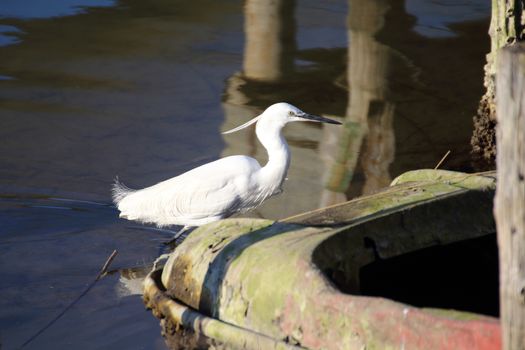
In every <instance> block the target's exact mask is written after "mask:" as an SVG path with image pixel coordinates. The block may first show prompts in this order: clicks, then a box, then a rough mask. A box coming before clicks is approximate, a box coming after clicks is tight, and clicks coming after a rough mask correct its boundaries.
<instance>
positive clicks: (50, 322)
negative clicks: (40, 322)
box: [19, 250, 117, 349]
mask: <svg viewBox="0 0 525 350" xmlns="http://www.w3.org/2000/svg"><path fill="white" fill-rule="evenodd" d="M115 256H117V251H116V250H114V251H113V253H111V255H110V256H109V257H108V258H107V260H106V262H105V263H104V265H103V266H102V269H100V272H99V273H98V275H97V277H95V279H94V280H93V282H91V283H90V284H89V285H88V286H87V288H86V289H85V290H84V291H83V292H82V293H81V294H80V295H79V296H78V297H77V298H76V299H75V300H73V301H72V302H71V303H70V304H69V305H68V306H66V307H65V308H64V310H62V311H61V312H60V313H59V314H58V315H56V316H55V318H53V319H52V320H51V321H49V323H48V324H46V325H45V326H44V327H42V328H41V329H40V330H39V331H38V332H36V333H35V334H33V336H31V338H29V339H28V340H26V342H25V343H24V344H22V345H21V346H20V348H19V349H22V348H24V347H26V346H27V345H28V344H29V343H31V342H32V341H33V340H35V339H36V338H37V337H38V336H39V335H40V334H42V333H44V332H45V331H46V330H47V329H48V328H49V327H51V326H52V325H53V324H54V323H55V322H56V321H58V320H59V319H60V318H61V317H62V316H64V314H65V313H66V312H67V311H68V310H69V309H71V308H72V307H73V306H74V305H75V304H76V303H78V301H79V300H80V299H82V297H83V296H84V295H86V294H87V293H88V292H89V291H90V290H91V288H93V286H94V285H95V284H96V283H97V282H98V281H99V280H100V279H101V278H102V277H104V276H105V275H106V274H107V271H108V268H109V265H110V264H111V262H112V261H113V259H115Z"/></svg>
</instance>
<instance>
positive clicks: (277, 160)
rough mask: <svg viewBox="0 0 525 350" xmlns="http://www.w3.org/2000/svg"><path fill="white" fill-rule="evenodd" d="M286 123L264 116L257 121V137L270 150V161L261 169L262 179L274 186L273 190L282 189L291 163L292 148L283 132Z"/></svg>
mask: <svg viewBox="0 0 525 350" xmlns="http://www.w3.org/2000/svg"><path fill="white" fill-rule="evenodd" d="M284 125H285V124H284V123H275V121H273V122H272V121H271V120H269V119H266V118H264V116H262V117H261V119H260V120H259V121H258V122H257V128H256V133H257V137H258V138H259V141H260V142H261V143H262V145H263V146H264V148H266V151H267V152H268V163H266V165H265V166H264V167H263V168H262V170H261V177H262V178H261V180H262V181H263V183H265V184H267V185H268V186H269V187H272V191H276V190H280V188H281V185H282V183H283V181H284V179H285V178H286V174H287V172H288V167H289V165H290V150H289V149H288V144H287V143H286V140H285V139H284V136H283V135H282V133H281V130H282V128H283V127H284Z"/></svg>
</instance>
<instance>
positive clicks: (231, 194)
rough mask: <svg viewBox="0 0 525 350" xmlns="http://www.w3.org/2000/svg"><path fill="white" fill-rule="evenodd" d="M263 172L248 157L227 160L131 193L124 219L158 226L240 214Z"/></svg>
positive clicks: (125, 201) (124, 204)
mask: <svg viewBox="0 0 525 350" xmlns="http://www.w3.org/2000/svg"><path fill="white" fill-rule="evenodd" d="M259 169H260V166H259V164H258V163H257V162H256V161H255V160H254V159H252V158H249V157H241V156H237V157H228V158H223V159H220V160H218V161H216V162H212V163H208V164H205V165H204V166H201V167H199V168H196V169H193V170H191V171H189V172H187V173H184V174H182V175H180V176H177V177H174V178H172V179H169V180H166V181H163V182H160V183H158V184H156V185H154V186H151V187H148V188H145V189H143V190H139V191H137V192H134V193H132V194H131V195H130V196H129V197H126V198H124V199H123V200H122V201H121V203H119V209H120V210H121V212H122V216H125V217H127V218H129V219H133V220H140V221H144V222H154V223H156V224H158V225H161V226H163V225H173V224H184V222H188V221H195V220H199V219H205V218H212V217H224V216H228V215H230V214H231V213H233V212H235V211H237V210H239V206H242V202H243V196H246V193H247V192H248V191H249V190H250V176H251V175H253V173H254V172H256V171H257V170H259Z"/></svg>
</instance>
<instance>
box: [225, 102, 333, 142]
mask: <svg viewBox="0 0 525 350" xmlns="http://www.w3.org/2000/svg"><path fill="white" fill-rule="evenodd" d="M260 119H263V120H264V122H265V123H271V124H274V125H276V126H281V127H283V126H284V125H286V124H287V123H289V122H296V121H314V122H320V123H329V124H341V123H340V122H338V121H336V120H332V119H328V118H325V117H320V116H317V115H313V114H308V113H305V112H303V111H301V110H300V109H299V108H297V107H295V106H292V105H291V104H289V103H286V102H279V103H275V104H273V105H271V106H270V107H268V108H266V110H265V111H264V112H263V113H262V114H261V115H259V116H257V117H255V118H253V119H252V120H250V121H248V122H246V123H244V124H243V125H240V126H238V127H236V128H234V129H231V130H228V131H225V132H223V134H230V133H232V132H236V131H239V130H241V129H244V128H246V127H248V126H250V125H251V124H253V123H255V122H257V121H259V120H260Z"/></svg>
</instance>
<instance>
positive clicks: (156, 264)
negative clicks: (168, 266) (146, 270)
mask: <svg viewBox="0 0 525 350" xmlns="http://www.w3.org/2000/svg"><path fill="white" fill-rule="evenodd" d="M170 254H171V253H166V254H161V255H160V256H159V257H158V258H157V259H155V261H154V262H153V268H152V269H151V271H155V270H156V269H157V267H158V266H159V264H160V263H161V262H163V261H165V260H168V258H169V257H170Z"/></svg>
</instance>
